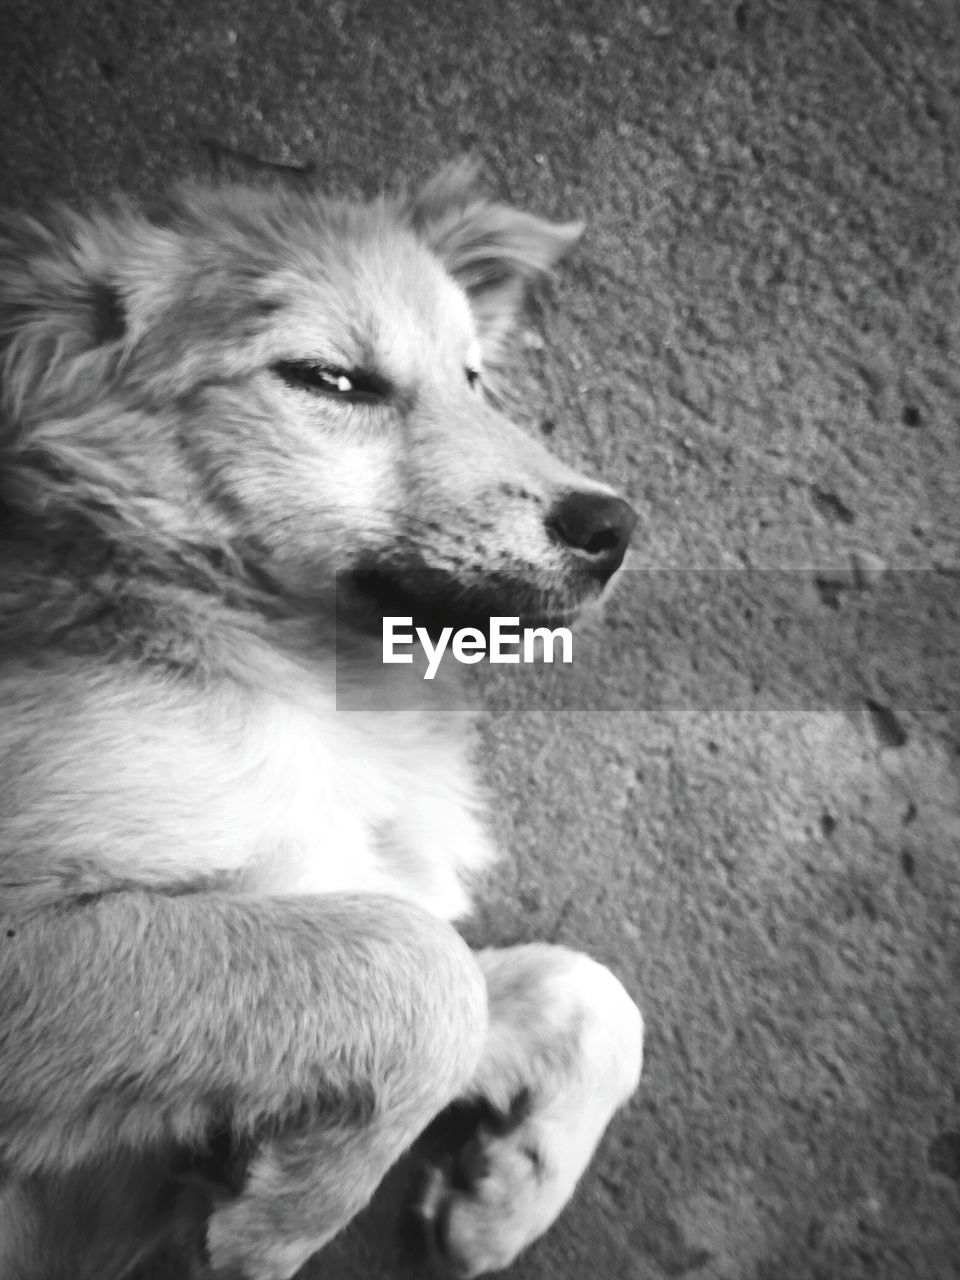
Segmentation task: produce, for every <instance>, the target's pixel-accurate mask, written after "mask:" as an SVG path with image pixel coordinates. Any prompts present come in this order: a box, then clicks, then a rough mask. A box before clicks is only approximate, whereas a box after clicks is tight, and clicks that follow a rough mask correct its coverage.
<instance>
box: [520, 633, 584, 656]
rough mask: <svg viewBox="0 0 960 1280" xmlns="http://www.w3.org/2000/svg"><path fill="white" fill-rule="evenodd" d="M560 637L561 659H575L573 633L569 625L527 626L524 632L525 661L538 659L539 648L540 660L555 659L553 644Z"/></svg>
mask: <svg viewBox="0 0 960 1280" xmlns="http://www.w3.org/2000/svg"><path fill="white" fill-rule="evenodd" d="M558 636H559V637H560V661H561V662H572V661H573V633H572V632H571V630H570V628H569V627H556V628H555V629H554V630H553V631H551V630H550V628H549V627H527V628H526V629H525V630H524V633H523V660H524V662H536V661H537V649H538V648H540V661H541V662H552V661H553V644H554V641H555V640H556V639H557V637H558Z"/></svg>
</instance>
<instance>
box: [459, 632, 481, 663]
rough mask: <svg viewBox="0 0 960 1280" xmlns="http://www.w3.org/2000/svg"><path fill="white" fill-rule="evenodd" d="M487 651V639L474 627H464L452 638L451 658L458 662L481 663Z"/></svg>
mask: <svg viewBox="0 0 960 1280" xmlns="http://www.w3.org/2000/svg"><path fill="white" fill-rule="evenodd" d="M486 651H487V638H486V636H485V635H484V634H483V632H482V631H478V630H477V628H476V627H464V628H463V630H462V631H458V632H457V634H456V635H455V636H454V637H453V656H454V657H455V658H456V660H457V661H458V662H466V663H474V662H482V661H483V655H484V654H485V653H486Z"/></svg>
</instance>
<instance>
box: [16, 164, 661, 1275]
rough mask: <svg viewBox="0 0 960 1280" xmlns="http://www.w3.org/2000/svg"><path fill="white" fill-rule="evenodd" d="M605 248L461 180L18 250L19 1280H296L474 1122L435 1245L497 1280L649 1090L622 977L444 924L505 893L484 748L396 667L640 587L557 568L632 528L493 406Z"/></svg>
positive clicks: (182, 201)
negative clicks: (519, 314)
mask: <svg viewBox="0 0 960 1280" xmlns="http://www.w3.org/2000/svg"><path fill="white" fill-rule="evenodd" d="M579 230H580V229H579V227H578V226H576V225H566V226H558V225H552V224H550V223H547V222H544V221H541V220H540V219H537V218H535V217H532V216H530V215H527V214H523V213H520V212H518V211H516V210H513V209H510V208H507V207H505V206H502V205H498V204H495V203H491V202H490V201H488V200H486V199H484V198H483V197H481V196H479V195H477V194H476V192H475V189H474V184H473V175H472V172H471V170H470V168H469V167H468V166H463V165H460V166H454V167H452V168H450V169H448V170H446V171H444V172H443V173H442V174H441V175H439V176H438V177H437V178H436V179H435V180H434V181H433V182H432V183H430V184H429V185H428V186H427V187H426V188H425V189H424V190H422V191H420V192H419V193H418V194H417V195H415V196H412V197H408V198H404V199H398V200H393V201H387V200H381V201H378V202H376V203H373V204H370V205H364V206H358V205H351V204H344V203H334V202H330V201H325V200H321V199H319V198H317V197H315V196H308V195H305V194H303V193H291V192H289V191H287V192H284V191H269V192H267V191H253V190H247V189H236V188H228V189H219V190H202V189H185V190H183V191H181V192H179V193H177V194H176V195H175V196H174V197H172V198H171V199H169V200H168V201H166V202H164V203H163V204H161V205H158V206H155V207H152V208H147V209H145V210H139V209H137V208H134V207H132V206H131V205H128V204H125V203H117V204H115V205H113V206H111V207H109V208H108V209H106V210H102V211H100V212H98V213H95V214H90V215H77V214H73V213H69V212H65V211H58V212H54V213H52V214H50V215H49V216H47V217H45V218H44V219H43V220H34V219H28V218H19V219H17V218H11V219H10V220H8V221H7V222H6V223H5V225H4V231H3V235H2V239H0V356H2V425H0V521H2V530H0V894H2V897H0V1274H2V1275H3V1276H4V1278H5V1280H67V1277H69V1280H84V1278H85V1277H91V1278H92V1277H97V1280H110V1278H111V1277H119V1276H122V1275H123V1274H125V1273H126V1272H127V1271H128V1270H129V1269H130V1268H131V1267H133V1266H134V1265H136V1263H137V1262H138V1261H139V1260H140V1259H141V1258H143V1257H145V1256H146V1255H147V1254H148V1253H149V1252H150V1250H151V1249H153V1248H155V1247H156V1246H157V1244H158V1243H159V1242H161V1241H164V1240H169V1239H177V1240H179V1243H180V1244H181V1245H183V1246H184V1247H185V1248H189V1249H191V1250H193V1251H194V1253H195V1264H194V1265H195V1267H196V1274H197V1275H205V1276H206V1275H209V1276H216V1277H221V1278H222V1277H228V1276H229V1277H243V1278H244V1280H284V1278H285V1277H288V1276H291V1275H292V1274H293V1273H294V1272H295V1271H296V1270H297V1269H298V1268H299V1267H300V1266H301V1264H302V1263H303V1262H304V1261H305V1259H306V1258H307V1257H309V1255H310V1254H311V1253H313V1252H314V1251H315V1250H317V1249H318V1248H320V1247H321V1246H322V1245H323V1244H324V1242H325V1241H327V1240H328V1239H330V1237H331V1236H332V1235H333V1234H335V1233H336V1232H337V1231H338V1230H339V1229H340V1228H341V1227H342V1226H343V1225H344V1224H345V1223H346V1222H347V1221H348V1220H349V1219H350V1218H351V1217H352V1216H353V1215H354V1214H355V1213H356V1212H357V1210H358V1209H359V1208H361V1207H362V1205H363V1204H364V1203H365V1202H366V1201H367V1200H368V1198H369V1197H370V1195H371V1194H372V1192H373V1191H374V1189H375V1187H376V1186H377V1184H378V1182H379V1181H380V1179H381V1177H382V1176H383V1174H384V1172H385V1171H386V1170H387V1169H388V1167H389V1166H390V1165H391V1164H392V1163H393V1162H394V1161H395V1160H396V1159H397V1157H398V1156H399V1155H400V1154H401V1153H402V1152H403V1151H404V1150H405V1149H406V1148H407V1147H408V1146H409V1145H410V1143H411V1142H412V1141H413V1140H414V1139H415V1138H416V1137H417V1136H418V1134H420V1133H421V1131H422V1130H423V1129H424V1128H425V1127H426V1126H427V1124H428V1123H429V1122H430V1121H431V1120H432V1119H433V1118H434V1117H435V1116H436V1115H437V1113H438V1112H440V1111H441V1110H442V1109H443V1108H444V1107H446V1106H447V1105H448V1104H449V1103H450V1102H451V1101H452V1100H456V1099H469V1098H474V1099H479V1100H482V1101H483V1103H484V1105H485V1106H486V1107H487V1114H488V1115H490V1116H494V1115H499V1116H500V1117H501V1118H502V1119H501V1122H500V1123H488V1124H485V1125H482V1126H481V1127H480V1129H479V1130H478V1131H477V1133H476V1134H475V1135H474V1136H473V1137H472V1138H471V1139H470V1142H469V1144H468V1149H467V1150H465V1151H462V1152H461V1153H460V1155H459V1158H458V1161H456V1162H455V1165H450V1164H443V1165H441V1166H440V1167H437V1168H436V1169H434V1171H433V1172H432V1174H431V1175H430V1177H429V1179H428V1185H427V1190H426V1192H425V1194H424V1197H423V1200H422V1205H421V1212H422V1214H423V1217H424V1219H425V1220H426V1222H427V1226H428V1228H429V1230H428V1236H429V1239H430V1244H431V1250H432V1253H433V1256H434V1260H435V1262H436V1263H437V1265H438V1266H439V1267H441V1268H443V1269H446V1270H447V1271H448V1272H450V1273H452V1274H455V1275H458V1276H471V1275H475V1274H477V1273H479V1272H480V1271H485V1270H489V1269H493V1268H496V1267H500V1266H503V1265H506V1264H507V1263H508V1262H509V1261H510V1260H511V1259H512V1258H513V1257H514V1256H515V1255H516V1254H517V1252H518V1251H519V1250H520V1249H522V1248H523V1247H524V1246H525V1245H526V1244H528V1243H529V1242H530V1241H531V1240H532V1239H534V1238H535V1237H536V1236H538V1235H539V1234H540V1233H541V1232H542V1231H543V1230H544V1229H545V1228H546V1227H547V1226H548V1225H549V1223H550V1222H551V1221H552V1220H553V1219H554V1218H555V1216H556V1214H557V1213H558V1212H559V1210H560V1208H561V1207H562V1205H563V1204H564V1203H565V1201H566V1200H567V1198H568V1197H569V1195H570V1194H571V1192H572V1190H573V1188H574V1185H575V1183H576V1181H577V1179H578V1177H579V1175H580V1173H581V1172H582V1170H583V1168H584V1166H585V1164H586V1162H587V1161H588V1159H589V1157H590V1155H591V1153H592V1151H593V1149H594V1147H595V1145H596V1142H597V1140H598V1139H599V1136H600V1134H601V1133H602V1131H603V1129H604V1127H605V1125H606V1124H607V1122H608V1120H609V1119H610V1116H611V1115H612V1113H613V1112H614V1110H615V1109H616V1108H617V1106H619V1105H620V1104H621V1103H622V1102H623V1101H624V1100H625V1099H626V1097H627V1096H628V1095H629V1094H630V1093H631V1092H632V1090H633V1089H634V1087H635V1086H636V1083H637V1080H638V1078H639V1072H640V1063H641V1044H642V1024H641V1021H640V1017H639V1014H638V1012H637V1010H636V1008H635V1006H634V1004H633V1003H632V1001H631V1000H630V999H629V997H628V996H627V995H626V993H625V992H624V990H623V988H622V987H621V986H620V984H619V983H618V982H617V980H616V979H615V978H614V977H613V976H612V975H611V974H610V973H609V972H608V971H607V970H605V969H603V968H601V966H599V965H597V964H595V963H593V962H592V961H590V960H588V959H587V958H586V957H584V956H581V955H578V954H576V953H573V952H570V951H566V950H563V949H561V948H556V947H546V946H527V947H518V948H512V949H508V950H505V951H487V952H480V953H471V952H470V951H469V950H468V948H467V947H466V946H465V944H464V943H463V942H462V941H461V939H460V936H459V935H458V934H457V933H456V932H455V930H454V929H453V927H452V926H451V924H450V923H449V921H451V920H453V919H455V918H457V917H458V916H461V915H462V914H463V913H464V912H465V911H466V910H467V909H468V906H469V900H470V897H469V895H470V892H471V888H472V884H473V881H474V878H475V877H476V875H477V874H478V873H479V872H480V871H482V870H483V868H484V867H485V866H486V865H487V864H488V863H489V861H490V859H491V851H490V848H489V846H488V843H487V838H486V836H485V835H484V832H483V828H482V825H481V823H480V821H479V819H478V817H477V809H478V805H477V797H476V793H475V790H474V786H473V783H472V781H471V776H470V771H469V768H468V763H467V759H466V748H465V745H464V742H465V739H464V735H463V733H462V730H461V726H460V723H459V718H458V717H457V716H455V715H453V714H452V713H451V712H450V711H449V710H448V708H447V707H446V705H445V703H443V701H442V700H441V699H440V698H439V697H438V696H437V695H436V694H435V693H434V694H433V695H432V701H431V700H429V699H428V692H429V687H428V686H425V685H423V684H422V683H418V686H417V688H416V690H414V689H413V686H412V683H410V682H405V681H404V680H403V678H402V677H403V675H404V673H405V669H400V674H401V679H400V682H399V683H398V682H397V680H396V679H395V677H396V676H397V671H398V669H397V668H394V667H391V668H389V670H388V669H386V668H384V667H383V666H382V665H381V663H380V660H379V641H378V639H377V640H374V634H375V631H374V632H372V631H371V626H372V625H373V626H374V627H375V624H376V622H377V620H378V619H379V617H380V616H381V614H382V613H383V611H384V609H386V611H387V612H411V613H412V614H414V615H419V614H421V613H422V615H423V617H424V618H434V619H435V618H436V616H437V615H438V614H445V615H447V616H451V617H455V618H464V619H473V618H475V617H477V616H482V615H484V614H485V613H486V614H488V613H491V612H494V613H500V614H507V615H521V616H523V617H524V618H525V619H531V620H537V619H543V618H550V619H553V620H557V619H560V618H570V617H572V616H573V615H574V614H575V613H576V612H577V610H578V609H579V608H580V606H581V605H582V604H583V603H584V602H585V601H586V600H588V599H590V598H592V597H595V596H596V595H597V594H598V592H599V591H600V589H601V585H602V581H603V579H604V578H605V577H608V576H609V572H612V571H613V569H615V568H616V564H617V563H618V562H619V558H618V557H622V547H621V548H620V550H619V551H618V552H617V554H616V555H615V556H614V557H613V560H612V561H611V563H609V564H607V567H606V569H604V570H603V571H601V572H597V565H596V558H597V554H605V552H604V546H605V545H606V544H608V543H609V538H606V543H604V539H603V538H601V541H600V543H598V544H597V546H593V545H592V544H590V545H588V540H587V539H585V537H583V536H581V537H580V538H579V541H577V538H576V537H571V536H568V534H567V533H561V534H558V527H559V526H558V524H557V522H556V520H554V519H553V518H552V516H551V513H552V512H554V511H555V510H556V509H557V507H556V504H557V503H558V502H561V501H563V500H564V498H565V497H569V496H570V495H571V494H573V495H575V497H576V500H577V501H583V502H586V503H588V504H589V503H591V502H595V501H607V502H609V501H610V499H609V498H608V497H607V496H606V495H608V494H609V491H608V490H606V489H604V488H603V487H602V486H600V485H597V484H594V483H592V482H589V481H586V480H584V479H583V478H582V477H580V476H578V475H576V474H575V473H573V472H571V471H570V470H569V469H567V468H565V467H564V466H562V465H561V464H560V463H559V462H557V461H555V460H553V459H552V458H550V456H549V455H548V454H547V453H546V452H545V451H544V450H543V449H542V448H541V447H540V446H539V445H538V444H537V443H536V442H535V441H533V440H532V439H530V438H528V437H527V436H525V435H524V434H523V433H522V432H521V431H520V430H519V429H518V428H517V427H515V426H513V425H511V424H510V423H509V422H508V421H507V420H506V419H505V418H504V417H503V416H502V415H501V414H500V413H499V412H498V411H497V410H496V409H495V408H494V407H493V405H492V403H491V401H490V398H489V396H486V395H484V392H483V388H482V387H479V388H478V387H477V386H476V385H474V384H476V383H477V381H478V379H487V380H488V381H489V379H490V378H491V377H492V374H493V371H494V370H495V368H496V365H497V353H498V350H499V349H500V347H501V345H502V343H503V342H504V340H505V339H506V336H507V334H508V331H509V327H510V323H511V320H512V317H513V314H514V312H515V310H516V306H517V303H518V301H519V298H520V295H521V291H522V287H523V285H524V283H525V282H526V281H527V280H529V279H530V278H532V277H534V276H536V275H538V274H540V273H542V272H544V271H546V270H548V269H549V268H550V266H551V265H552V264H553V262H554V261H555V260H556V259H557V258H558V257H559V255H560V254H561V253H562V252H563V251H564V250H565V249H566V248H567V247H568V246H569V245H570V244H571V243H572V242H573V241H574V240H575V239H576V237H577V235H578V234H579ZM629 523H630V522H629V521H626V523H624V520H623V518H622V512H621V526H620V529H619V533H618V535H617V536H618V537H620V540H621V542H623V541H624V537H625V536H628V534H629ZM604 536H605V537H606V534H605V535H604ZM597 547H599V553H598V551H597ZM608 558H609V557H608ZM397 602H401V603H402V604H404V605H408V606H409V607H408V608H402V609H398V608H396V607H395V606H396V604H397ZM371 618H372V619H373V623H372V624H371ZM414 674H415V673H414ZM388 675H389V676H390V677H391V678H390V679H387V676H388ZM414 694H416V696H414ZM338 695H339V697H340V705H339V709H338V702H337V699H338Z"/></svg>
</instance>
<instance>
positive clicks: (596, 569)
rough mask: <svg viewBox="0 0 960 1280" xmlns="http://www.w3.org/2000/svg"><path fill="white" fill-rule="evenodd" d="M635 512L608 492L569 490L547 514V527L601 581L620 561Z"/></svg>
mask: <svg viewBox="0 0 960 1280" xmlns="http://www.w3.org/2000/svg"><path fill="white" fill-rule="evenodd" d="M636 523H637V513H636V512H635V511H634V509H633V507H631V506H630V504H629V503H628V502H624V500H623V499H622V498H617V497H614V495H613V494H607V493H576V492H575V493H568V494H566V495H565V496H564V497H562V498H561V499H560V500H559V502H557V503H556V504H555V505H554V507H553V508H552V510H551V511H550V512H549V514H548V515H547V528H548V529H549V530H550V532H551V533H552V534H553V536H554V537H555V538H556V539H557V541H558V542H560V543H561V544H562V545H563V546H565V547H567V548H568V549H569V550H571V551H572V552H573V553H574V554H575V555H576V557H577V559H578V560H580V561H581V562H582V563H583V564H584V566H585V567H586V568H587V569H588V570H589V571H590V573H591V574H592V575H593V576H594V577H595V578H599V579H600V580H601V581H602V582H606V580H607V579H608V578H609V577H610V575H611V574H613V573H615V572H616V571H617V569H619V568H620V565H621V564H622V563H623V557H624V556H625V555H626V551H627V547H628V545H629V543H630V535H631V534H632V533H633V527H634V525H635V524H636Z"/></svg>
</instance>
